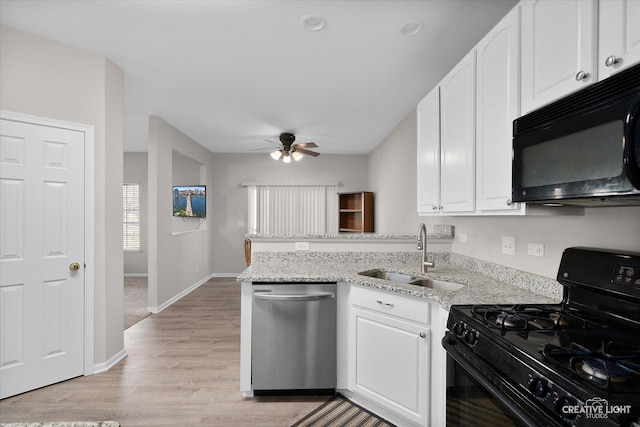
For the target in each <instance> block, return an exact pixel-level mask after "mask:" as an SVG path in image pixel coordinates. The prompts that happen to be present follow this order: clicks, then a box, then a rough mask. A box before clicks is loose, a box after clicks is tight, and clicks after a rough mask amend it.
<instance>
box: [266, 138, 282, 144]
mask: <svg viewBox="0 0 640 427" xmlns="http://www.w3.org/2000/svg"><path fill="white" fill-rule="evenodd" d="M262 140H263V141H267V142H268V143H270V144H275V145H281V143H280V142H275V141H269V140H268V139H264V138H262Z"/></svg>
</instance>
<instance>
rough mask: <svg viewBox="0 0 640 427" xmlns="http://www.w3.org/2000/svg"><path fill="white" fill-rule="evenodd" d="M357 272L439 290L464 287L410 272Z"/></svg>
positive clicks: (362, 274) (452, 289)
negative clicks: (413, 274) (417, 275)
mask: <svg viewBox="0 0 640 427" xmlns="http://www.w3.org/2000/svg"><path fill="white" fill-rule="evenodd" d="M358 274H359V275H361V276H367V277H374V278H376V279H384V280H389V281H391V282H395V283H405V284H409V285H416V286H423V287H425V288H431V289H436V290H439V291H455V290H458V289H460V288H463V287H464V285H462V284H460V283H454V282H445V281H442V280H433V279H425V278H422V277H416V276H412V275H410V274H404V273H395V272H393V271H384V270H368V271H361V272H360V273H358Z"/></svg>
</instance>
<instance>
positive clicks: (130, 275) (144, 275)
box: [124, 273, 149, 277]
mask: <svg viewBox="0 0 640 427" xmlns="http://www.w3.org/2000/svg"><path fill="white" fill-rule="evenodd" d="M124 277H149V275H148V274H147V273H124Z"/></svg>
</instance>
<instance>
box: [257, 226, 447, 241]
mask: <svg viewBox="0 0 640 427" xmlns="http://www.w3.org/2000/svg"><path fill="white" fill-rule="evenodd" d="M454 237H455V227H454V226H453V225H442V224H435V225H434V226H433V233H428V234H427V240H452V239H453V238H454ZM245 238H247V239H267V240H272V239H273V240H417V239H418V235H417V234H378V233H340V234H291V235H289V234H247V235H245Z"/></svg>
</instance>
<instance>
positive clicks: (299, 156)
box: [291, 151, 303, 162]
mask: <svg viewBox="0 0 640 427" xmlns="http://www.w3.org/2000/svg"><path fill="white" fill-rule="evenodd" d="M291 155H292V156H293V160H295V161H296V162H297V161H298V160H300V159H301V158H302V157H303V156H302V153H298V152H297V151H294V152H293V153H291Z"/></svg>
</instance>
